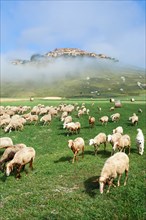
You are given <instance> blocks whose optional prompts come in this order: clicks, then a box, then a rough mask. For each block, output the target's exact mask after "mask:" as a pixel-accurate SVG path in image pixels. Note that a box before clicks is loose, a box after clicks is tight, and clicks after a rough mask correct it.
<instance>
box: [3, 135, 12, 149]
mask: <svg viewBox="0 0 146 220" xmlns="http://www.w3.org/2000/svg"><path fill="white" fill-rule="evenodd" d="M12 145H13V141H12V139H11V138H9V137H1V138H0V149H1V148H5V147H7V146H12Z"/></svg>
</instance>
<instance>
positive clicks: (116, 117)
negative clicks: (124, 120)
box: [110, 113, 120, 122]
mask: <svg viewBox="0 0 146 220" xmlns="http://www.w3.org/2000/svg"><path fill="white" fill-rule="evenodd" d="M110 118H111V120H112V121H114V122H117V121H119V119H120V113H115V114H113V115H111V116H110Z"/></svg>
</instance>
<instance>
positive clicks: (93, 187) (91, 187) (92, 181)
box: [84, 176, 99, 197]
mask: <svg viewBox="0 0 146 220" xmlns="http://www.w3.org/2000/svg"><path fill="white" fill-rule="evenodd" d="M98 179H99V176H93V177H90V178H89V179H87V180H85V181H84V187H85V193H87V194H88V195H89V196H91V197H95V196H96V194H97V192H98V191H99V183H98Z"/></svg>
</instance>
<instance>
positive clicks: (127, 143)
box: [113, 134, 131, 155]
mask: <svg viewBox="0 0 146 220" xmlns="http://www.w3.org/2000/svg"><path fill="white" fill-rule="evenodd" d="M130 147H131V140H130V137H129V135H127V134H125V135H123V136H122V137H120V138H119V139H118V141H117V142H115V143H114V146H113V152H115V150H116V148H118V150H120V151H123V150H124V152H125V148H128V149H129V155H130Z"/></svg>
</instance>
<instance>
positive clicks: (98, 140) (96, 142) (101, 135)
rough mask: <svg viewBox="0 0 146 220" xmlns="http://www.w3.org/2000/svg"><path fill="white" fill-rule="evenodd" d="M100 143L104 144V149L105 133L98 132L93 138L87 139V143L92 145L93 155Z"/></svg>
mask: <svg viewBox="0 0 146 220" xmlns="http://www.w3.org/2000/svg"><path fill="white" fill-rule="evenodd" d="M100 144H104V150H105V148H106V134H105V133H99V134H98V135H97V136H96V137H95V138H94V139H90V140H89V145H90V146H91V145H93V146H94V149H95V155H96V154H97V151H98V148H99V147H100Z"/></svg>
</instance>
